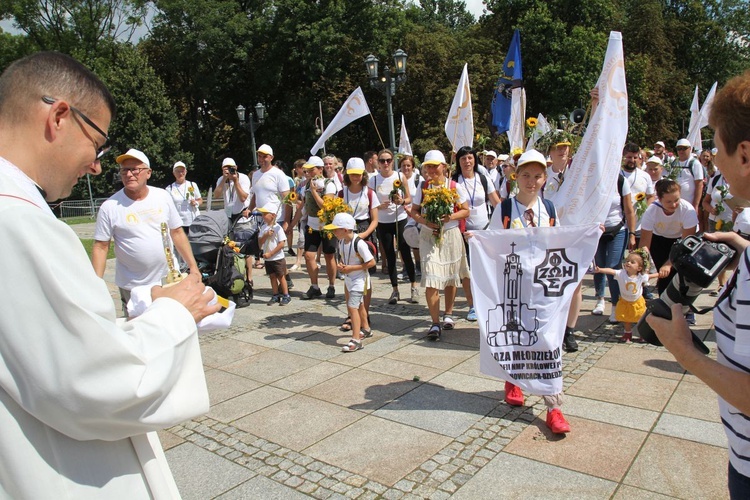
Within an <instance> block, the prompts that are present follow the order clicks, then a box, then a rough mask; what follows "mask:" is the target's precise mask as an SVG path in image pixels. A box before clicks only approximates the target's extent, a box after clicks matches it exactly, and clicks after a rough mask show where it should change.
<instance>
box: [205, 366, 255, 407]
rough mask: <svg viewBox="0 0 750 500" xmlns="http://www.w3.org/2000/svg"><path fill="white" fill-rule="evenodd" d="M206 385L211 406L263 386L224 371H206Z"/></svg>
mask: <svg viewBox="0 0 750 500" xmlns="http://www.w3.org/2000/svg"><path fill="white" fill-rule="evenodd" d="M206 385H207V386H208V397H209V399H210V401H211V405H217V404H219V403H221V402H222V401H226V400H227V399H231V398H234V397H237V396H239V395H240V394H245V393H246V392H250V391H252V390H254V389H257V388H258V387H260V385H261V384H260V382H256V381H255V380H250V379H249V378H246V377H241V376H239V375H235V374H234V373H229V372H225V371H224V370H206Z"/></svg>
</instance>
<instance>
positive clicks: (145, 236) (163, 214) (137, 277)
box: [94, 186, 182, 290]
mask: <svg viewBox="0 0 750 500" xmlns="http://www.w3.org/2000/svg"><path fill="white" fill-rule="evenodd" d="M162 222H166V223H167V227H169V229H176V228H178V227H182V219H181V218H180V214H178V213H177V209H176V208H175V206H174V202H173V201H172V195H170V194H169V193H167V192H166V191H165V190H164V189H160V188H156V187H151V186H148V194H147V195H146V197H145V198H144V199H142V200H138V201H135V200H132V199H130V198H128V196H127V195H126V194H125V190H124V189H121V190H119V191H118V192H116V193H115V194H113V195H112V196H111V197H110V198H109V199H108V200H107V201H105V202H104V203H102V206H101V207H100V208H99V214H98V215H97V217H96V228H95V230H94V239H95V240H97V241H110V240H114V241H115V257H116V261H115V284H116V285H117V286H118V287H120V288H123V289H125V290H132V289H133V288H135V287H136V286H140V285H153V284H155V283H159V282H161V279H162V278H163V277H164V276H166V274H167V270H168V267H167V261H166V257H165V254H164V244H163V242H162V236H161V224H162ZM172 255H173V256H174V250H172ZM175 265H177V263H176V262H175Z"/></svg>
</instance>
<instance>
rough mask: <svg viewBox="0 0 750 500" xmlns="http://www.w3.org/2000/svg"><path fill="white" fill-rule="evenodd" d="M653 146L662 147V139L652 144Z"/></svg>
mask: <svg viewBox="0 0 750 500" xmlns="http://www.w3.org/2000/svg"><path fill="white" fill-rule="evenodd" d="M654 146H661V147H664V142H663V141H656V144H654Z"/></svg>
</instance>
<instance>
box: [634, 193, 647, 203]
mask: <svg viewBox="0 0 750 500" xmlns="http://www.w3.org/2000/svg"><path fill="white" fill-rule="evenodd" d="M645 199H646V193H638V194H637V195H635V201H641V200H645Z"/></svg>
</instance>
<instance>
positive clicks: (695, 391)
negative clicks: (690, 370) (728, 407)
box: [664, 377, 721, 422]
mask: <svg viewBox="0 0 750 500" xmlns="http://www.w3.org/2000/svg"><path fill="white" fill-rule="evenodd" d="M689 380H690V379H688V377H686V378H685V379H683V380H682V381H681V382H680V385H678V386H677V390H675V392H674V394H673V395H672V399H670V400H669V404H668V405H667V407H666V408H665V410H664V411H666V412H667V413H672V414H675V415H683V416H685V417H692V418H699V419H701V420H708V421H710V422H721V416H720V415H719V402H718V401H717V398H716V393H715V392H714V391H712V390H711V389H709V387H708V386H707V385H706V384H704V383H703V382H701V381H698V383H694V382H690V381H689ZM692 380H697V379H695V377H692Z"/></svg>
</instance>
